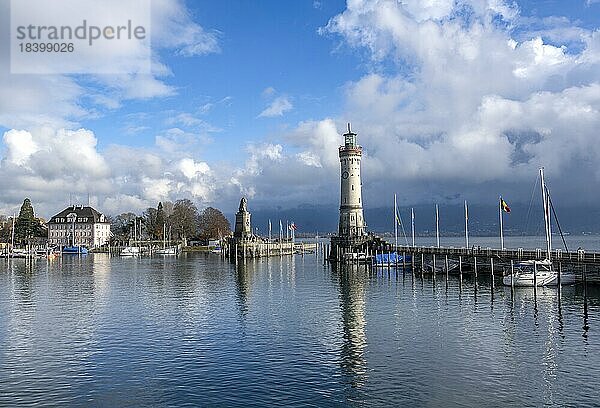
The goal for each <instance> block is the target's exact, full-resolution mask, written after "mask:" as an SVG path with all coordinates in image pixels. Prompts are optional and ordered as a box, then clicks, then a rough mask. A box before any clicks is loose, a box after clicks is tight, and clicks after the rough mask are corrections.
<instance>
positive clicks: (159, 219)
mask: <svg viewBox="0 0 600 408" xmlns="http://www.w3.org/2000/svg"><path fill="white" fill-rule="evenodd" d="M166 221H167V219H166V217H165V210H164V209H163V204H162V202H159V203H158V208H157V209H156V224H155V229H154V235H156V237H157V238H158V239H163V238H164V237H163V225H164V224H165V223H166Z"/></svg>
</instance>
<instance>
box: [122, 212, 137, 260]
mask: <svg viewBox="0 0 600 408" xmlns="http://www.w3.org/2000/svg"><path fill="white" fill-rule="evenodd" d="M130 231H131V230H130ZM137 239H138V234H137V220H134V224H133V240H134V241H135V240H137ZM141 252H142V251H141V250H140V247H139V246H126V247H125V248H123V249H122V250H121V253H120V254H119V255H121V256H127V257H129V256H140V255H141Z"/></svg>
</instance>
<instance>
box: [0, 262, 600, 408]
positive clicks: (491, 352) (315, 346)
mask: <svg viewBox="0 0 600 408" xmlns="http://www.w3.org/2000/svg"><path fill="white" fill-rule="evenodd" d="M0 262H1V263H0V406H16V405H27V406H86V407H87V406H110V407H113V406H252V405H253V406H283V405H286V406H288V405H290V406H319V407H323V406H490V407H492V406H494V407H495V406H540V405H544V404H547V405H563V406H564V405H572V406H594V405H596V406H598V404H600V293H599V292H598V290H596V289H593V288H592V289H590V290H589V303H588V310H587V315H586V314H584V307H583V300H582V293H583V292H582V289H581V288H580V287H578V288H574V287H567V288H563V290H562V292H561V293H560V295H559V293H558V291H557V289H540V290H538V292H537V296H535V297H534V293H533V291H532V290H528V289H521V290H516V291H515V293H514V296H511V291H510V288H504V287H501V286H500V285H499V284H497V285H496V289H495V290H493V291H492V290H491V285H490V282H489V280H486V278H485V277H480V281H479V282H478V284H477V287H476V286H475V285H474V282H473V281H472V278H469V277H466V278H464V279H463V281H462V283H461V282H460V281H459V279H458V277H450V279H449V281H448V282H446V280H445V277H444V276H443V275H438V277H437V278H436V280H435V282H434V281H433V280H432V279H431V278H428V277H425V279H422V278H421V276H420V275H417V276H415V277H413V276H412V274H410V273H407V274H402V273H400V274H398V275H396V274H394V273H393V271H392V272H391V273H390V275H389V276H388V273H387V271H385V272H383V273H381V272H380V273H379V274H378V275H369V274H367V273H365V272H364V271H357V270H356V269H354V270H349V271H348V270H346V271H336V270H334V269H332V268H331V267H324V266H323V265H322V260H321V259H319V260H317V259H316V258H315V256H314V255H312V256H305V257H301V256H295V257H287V258H282V259H280V258H272V259H270V260H268V261H267V260H259V261H249V262H247V263H246V264H245V265H238V266H237V267H236V266H235V265H230V264H228V263H224V262H222V261H221V260H220V259H219V258H218V257H217V256H213V255H209V254H187V255H186V254H184V255H183V256H181V257H179V258H176V259H175V258H173V259H156V258H154V259H150V258H142V259H123V258H109V257H108V256H106V255H90V256H86V257H82V258H78V257H77V256H73V257H67V256H65V257H63V258H62V259H58V260H55V261H52V262H47V261H46V260H36V261H33V262H31V263H26V262H25V261H23V260H14V261H12V262H10V263H8V262H6V261H5V260H4V261H0Z"/></svg>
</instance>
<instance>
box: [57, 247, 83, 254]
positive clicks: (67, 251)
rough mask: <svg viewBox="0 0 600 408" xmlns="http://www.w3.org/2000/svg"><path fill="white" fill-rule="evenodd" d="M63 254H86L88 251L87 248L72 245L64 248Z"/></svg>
mask: <svg viewBox="0 0 600 408" xmlns="http://www.w3.org/2000/svg"><path fill="white" fill-rule="evenodd" d="M62 253H63V255H86V254H87V253H88V250H87V248H84V247H78V246H70V247H64V248H63V249H62Z"/></svg>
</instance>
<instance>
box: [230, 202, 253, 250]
mask: <svg viewBox="0 0 600 408" xmlns="http://www.w3.org/2000/svg"><path fill="white" fill-rule="evenodd" d="M233 236H234V238H236V239H238V240H246V239H249V238H251V237H252V227H251V225H250V213H249V212H248V206H247V202H246V197H242V199H241V200H240V208H239V210H238V212H237V213H236V214H235V230H234V232H233Z"/></svg>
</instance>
